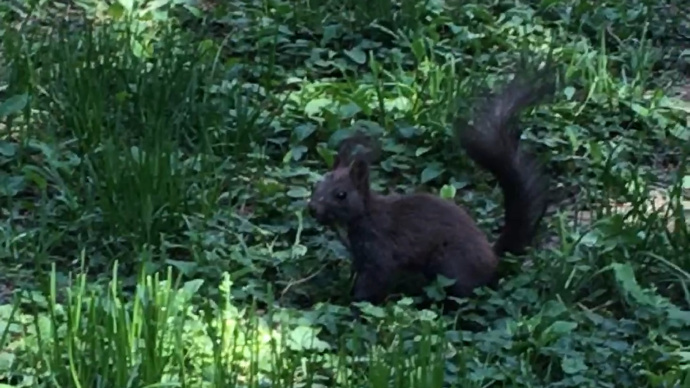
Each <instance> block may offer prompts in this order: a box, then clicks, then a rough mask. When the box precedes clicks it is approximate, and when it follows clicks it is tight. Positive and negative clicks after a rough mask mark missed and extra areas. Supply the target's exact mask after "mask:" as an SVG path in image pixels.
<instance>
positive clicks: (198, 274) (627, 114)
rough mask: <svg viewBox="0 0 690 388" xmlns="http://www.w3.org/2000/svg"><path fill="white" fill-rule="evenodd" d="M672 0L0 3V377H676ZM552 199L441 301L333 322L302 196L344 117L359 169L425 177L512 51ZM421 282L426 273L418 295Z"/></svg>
mask: <svg viewBox="0 0 690 388" xmlns="http://www.w3.org/2000/svg"><path fill="white" fill-rule="evenodd" d="M681 5H682V4H676V2H661V3H659V2H652V1H650V0H635V1H632V2H623V1H617V2H616V1H607V2H604V3H597V4H594V3H591V2H585V1H580V0H571V1H567V2H551V1H524V2H513V1H503V0H497V1H493V2H474V3H467V2H464V3H460V2H451V1H447V2H444V1H421V2H420V1H412V0H385V1H383V0H381V1H376V2H369V3H362V2H358V1H351V0H345V1H333V0H319V1H313V0H312V1H296V2H295V1H291V2H286V1H234V2H229V3H228V4H224V2H213V1H202V2H200V3H195V2H191V1H175V2H172V1H156V2H144V3H143V4H138V5H137V4H134V3H133V2H131V1H124V0H120V1H118V2H113V3H112V4H108V3H106V2H101V1H97V0H90V1H80V2H74V4H72V3H70V2H49V1H43V0H41V1H26V2H11V3H8V4H6V5H0V17H2V19H3V25H4V26H5V27H6V28H4V29H2V30H1V32H0V33H1V34H2V44H3V49H2V52H1V53H0V75H1V76H2V79H1V80H0V120H1V121H0V136H2V139H1V140H0V190H1V194H2V202H1V204H0V211H2V217H1V220H0V241H1V242H2V249H0V268H1V269H0V387H118V388H119V387H153V386H168V387H172V386H175V387H264V386H271V387H391V386H395V387H429V388H433V387H463V388H464V387H488V386H492V387H494V386H506V387H516V386H526V387H590V386H591V387H595V386H596V387H618V386H636V387H681V386H683V387H690V292H689V291H688V285H689V284H690V273H689V270H688V268H690V250H689V249H688V248H687V247H688V246H690V237H689V236H688V224H687V222H686V218H685V215H686V213H687V210H686V209H688V208H690V205H688V200H687V197H688V193H687V190H688V189H690V174H689V173H688V172H687V171H686V170H687V167H686V160H687V154H688V146H687V142H688V139H689V138H690V129H689V125H688V111H689V110H690V109H689V106H688V104H687V103H686V102H685V101H684V100H683V95H684V91H685V92H686V93H687V95H688V96H690V86H688V85H690V83H688V82H686V81H684V80H685V76H684V74H683V72H684V71H685V68H686V67H687V66H685V62H686V61H687V53H688V51H687V50H688V47H687V46H686V43H684V40H683V37H684V36H687V34H688V33H690V31H688V25H689V20H688V19H687V16H686V15H685V13H683V12H680V11H678V10H679V9H682V7H681ZM549 50H552V52H553V55H554V58H556V60H557V63H558V64H559V66H560V67H561V68H562V70H563V71H562V76H563V77H562V79H560V80H559V85H560V86H559V89H558V93H557V96H556V97H555V98H554V99H553V100H552V101H550V102H549V103H547V104H543V105H541V106H539V107H536V108H534V109H532V110H530V111H529V112H526V113H525V114H524V117H523V120H522V124H521V125H522V127H523V128H524V135H523V139H522V142H523V143H524V146H525V147H528V148H530V149H531V150H533V152H534V153H535V154H536V155H538V157H539V158H540V160H541V161H542V162H543V164H544V166H545V169H546V171H547V173H548V174H549V176H550V179H551V183H550V185H551V186H550V187H551V193H550V197H551V203H552V206H551V208H550V210H549V212H548V214H547V217H546V219H545V221H544V227H543V228H542V231H541V235H540V238H539V240H538V241H537V244H536V246H535V248H534V249H533V250H532V251H531V252H530V253H529V254H528V255H527V256H525V257H506V258H504V259H503V261H502V263H501V273H502V280H501V283H500V286H499V287H498V288H497V289H496V290H488V289H482V290H478V292H477V295H476V296H474V297H472V298H468V299H467V300H464V301H462V303H463V305H462V308H461V309H460V311H459V312H458V313H457V314H456V315H450V314H446V315H443V314H441V313H440V312H439V311H438V310H437V309H435V308H429V309H423V308H421V307H420V306H419V305H418V304H416V303H415V300H416V297H413V296H410V295H406V294H399V295H396V296H394V297H392V298H391V299H390V300H389V301H388V303H386V304H385V305H382V306H364V312H365V314H364V317H365V321H364V322H354V321H353V320H352V319H351V316H350V309H349V301H350V292H349V289H350V282H349V279H350V278H349V275H350V267H349V256H348V255H347V253H346V251H345V248H344V247H343V246H342V244H341V243H340V241H339V239H338V238H337V236H336V235H334V234H333V233H331V232H330V231H327V230H325V229H323V228H321V227H320V226H317V225H316V223H315V222H314V220H312V219H311V218H310V217H308V215H307V213H306V212H305V204H306V200H307V198H308V196H309V194H310V192H311V188H312V187H313V184H314V183H315V182H316V181H317V180H318V179H319V177H320V175H321V174H322V173H323V172H325V171H326V169H327V168H328V166H329V165H330V164H331V163H332V158H333V155H334V148H335V145H336V144H337V142H338V141H339V140H340V139H342V138H343V136H347V134H348V133H350V131H352V130H353V129H354V128H364V129H365V130H366V131H368V132H370V133H372V134H375V136H376V137H377V138H378V139H379V141H380V143H381V145H382V155H381V160H380V163H378V164H377V165H376V166H375V169H374V170H375V171H374V182H373V183H374V187H375V188H376V189H377V190H381V191H386V192H393V191H397V192H411V191H415V190H424V191H428V192H432V193H436V194H438V195H443V196H446V197H452V199H453V200H454V201H456V202H457V203H458V204H461V205H463V206H465V207H466V208H467V209H468V210H469V212H470V213H471V214H472V216H473V217H474V218H475V219H477V221H478V223H479V224H480V226H481V227H482V228H483V229H484V230H485V231H486V232H487V233H488V234H489V235H490V236H491V239H493V238H495V236H496V231H497V230H498V228H499V227H500V224H501V222H502V221H501V214H502V199H501V197H500V192H499V190H498V187H497V186H496V185H495V182H494V181H493V180H492V179H490V177H489V176H488V175H487V174H485V173H483V172H480V171H478V169H477V168H476V166H475V165H474V164H472V163H471V162H470V161H469V160H468V158H467V157H466V156H465V155H464V154H463V153H462V152H460V151H459V147H457V144H456V143H455V141H454V137H453V131H452V125H451V123H452V120H453V119H454V117H456V116H459V117H461V118H462V117H467V113H468V109H469V108H470V106H471V104H472V102H473V99H474V97H475V96H476V95H477V93H478V91H479V90H486V89H493V88H495V87H497V86H498V85H500V84H501V83H502V82H504V81H505V80H506V79H507V78H508V77H510V76H511V74H512V72H513V71H515V69H516V68H515V66H514V65H515V63H517V62H518V61H519V60H520V59H521V58H523V57H524V55H525V53H527V55H529V56H532V57H534V58H539V57H540V56H541V55H543V54H545V53H546V52H547V51H549ZM441 286H442V285H441V284H434V285H432V286H430V287H428V288H427V289H426V292H427V294H428V296H430V297H431V298H437V299H438V298H441V297H442V296H443V290H442V287H441Z"/></svg>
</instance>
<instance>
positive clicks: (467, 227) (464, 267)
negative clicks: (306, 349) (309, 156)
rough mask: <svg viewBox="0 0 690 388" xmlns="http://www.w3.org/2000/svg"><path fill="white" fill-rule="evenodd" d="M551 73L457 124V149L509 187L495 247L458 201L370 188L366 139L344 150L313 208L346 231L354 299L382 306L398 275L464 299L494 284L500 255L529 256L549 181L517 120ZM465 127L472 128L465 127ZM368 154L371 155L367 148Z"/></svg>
mask: <svg viewBox="0 0 690 388" xmlns="http://www.w3.org/2000/svg"><path fill="white" fill-rule="evenodd" d="M550 70H551V69H550V68H549V67H546V68H545V69H542V70H539V71H536V72H535V73H532V74H533V75H534V76H535V77H527V76H526V75H527V74H524V73H523V74H522V76H515V78H514V79H513V80H512V81H511V82H510V83H508V85H507V86H506V87H505V89H504V90H503V91H502V92H500V93H496V94H493V95H489V96H488V98H486V99H484V103H483V104H479V105H478V106H477V107H476V108H475V112H474V120H473V124H472V125H468V126H464V125H462V123H460V122H459V121H458V120H456V121H455V123H454V128H455V133H456V134H457V137H458V140H459V142H460V145H461V147H462V148H463V149H465V151H466V152H467V154H468V155H469V157H470V158H471V159H473V160H474V161H475V162H476V163H477V164H478V165H479V166H481V167H482V168H483V169H485V170H487V171H489V172H491V173H492V174H493V175H494V176H495V177H496V178H497V181H498V184H499V186H500V187H501V189H502V192H503V197H504V206H505V224H504V227H503V230H502V232H501V234H500V236H499V237H498V239H497V240H496V242H495V243H494V244H493V246H492V245H491V244H490V243H489V241H488V239H487V237H486V235H485V234H484V233H483V232H482V231H481V230H480V229H479V228H478V227H477V225H476V223H475V222H474V220H473V219H472V218H471V217H470V216H469V214H468V213H467V212H466V211H465V210H464V209H463V208H462V207H460V206H457V205H456V204H455V203H454V202H452V201H449V200H445V199H442V198H440V197H437V196H434V195H431V194H427V193H415V194H406V195H402V194H391V195H382V194H379V193H376V192H373V191H372V190H371V189H370V187H369V165H370V163H371V162H372V159H373V156H372V153H371V152H363V153H362V152H360V153H355V154H354V155H353V154H352V153H353V152H352V151H353V149H355V148H356V147H355V146H356V145H358V144H361V145H368V142H369V140H368V139H366V137H365V135H363V134H361V133H359V134H357V135H356V136H355V137H352V138H350V139H346V140H344V141H343V142H342V143H341V146H340V149H339V152H338V154H337V156H336V157H335V160H334V163H333V167H332V169H331V171H329V172H328V173H326V174H325V176H324V177H323V179H322V180H321V181H320V182H319V183H317V184H316V186H315V188H314V191H313V194H312V196H311V198H310V201H309V204H308V208H309V212H310V214H311V215H312V216H313V217H314V218H315V220H316V221H317V222H318V223H319V224H322V225H328V226H337V225H340V226H343V227H344V228H345V229H346V231H347V242H346V246H347V248H348V249H349V251H350V253H351V255H352V259H353V269H354V271H355V273H356V274H357V279H356V280H355V284H354V289H353V301H354V302H360V301H367V302H370V303H372V304H376V303H380V302H382V301H383V299H384V298H385V297H386V295H387V291H388V287H389V285H390V282H391V280H392V279H391V277H392V276H393V274H394V273H396V272H397V271H399V270H406V271H416V272H421V273H422V274H423V275H424V277H426V278H427V279H428V280H433V279H434V278H435V277H436V275H442V276H444V277H446V278H449V279H452V280H455V282H454V284H453V285H451V286H450V287H449V289H448V294H449V295H451V296H455V297H467V296H469V295H470V294H471V293H472V291H473V290H474V289H475V288H476V287H481V286H485V285H495V284H496V282H497V280H498V279H497V274H496V273H497V266H498V261H499V257H501V256H502V255H503V254H504V253H506V252H509V253H512V254H516V255H520V254H523V253H524V251H525V248H526V247H527V245H528V244H529V243H530V242H531V240H532V239H533V237H534V235H535V233H536V228H537V227H538V225H539V223H540V222H541V219H542V218H543V216H544V213H545V211H546V206H547V198H546V194H547V189H548V185H547V179H546V177H545V176H544V175H543V174H542V173H541V169H540V168H539V166H538V164H537V163H536V161H535V159H533V158H532V157H531V156H529V155H528V154H526V153H524V152H523V151H521V150H520V148H519V138H520V131H518V130H517V128H516V127H517V126H516V120H517V117H516V116H517V115H518V113H519V112H520V111H521V110H522V109H524V108H526V107H528V106H531V105H533V104H535V103H536V102H538V101H539V100H540V99H541V98H542V97H544V96H546V95H549V94H552V93H553V91H554V89H555V85H554V83H553V82H552V81H553V80H554V79H555V77H552V76H551V75H552V74H551V73H550ZM463 127H466V128H464V129H463ZM365 148H366V147H365Z"/></svg>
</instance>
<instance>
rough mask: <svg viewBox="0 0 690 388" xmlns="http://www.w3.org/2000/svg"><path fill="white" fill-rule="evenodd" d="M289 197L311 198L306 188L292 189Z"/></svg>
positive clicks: (288, 193) (288, 194) (289, 191)
mask: <svg viewBox="0 0 690 388" xmlns="http://www.w3.org/2000/svg"><path fill="white" fill-rule="evenodd" d="M287 196H288V197H291V198H306V197H308V196H309V190H307V189H306V188H304V187H299V186H297V187H292V188H291V189H290V190H288V192H287Z"/></svg>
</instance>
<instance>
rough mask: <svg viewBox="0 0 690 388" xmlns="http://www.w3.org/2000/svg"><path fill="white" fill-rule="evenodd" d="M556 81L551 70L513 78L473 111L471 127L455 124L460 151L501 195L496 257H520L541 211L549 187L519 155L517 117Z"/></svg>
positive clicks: (538, 171)
mask: <svg viewBox="0 0 690 388" xmlns="http://www.w3.org/2000/svg"><path fill="white" fill-rule="evenodd" d="M555 78H556V77H555V73H554V72H553V69H552V68H550V67H546V68H544V69H543V70H539V71H534V72H532V73H531V74H526V73H522V74H519V75H516V76H515V78H514V79H513V80H512V81H511V82H510V83H509V84H508V85H507V86H506V87H505V88H504V89H503V90H502V91H500V92H498V93H495V94H493V95H490V96H489V97H488V98H487V99H485V101H483V102H482V103H480V104H479V106H477V108H476V110H475V112H474V117H473V124H472V125H471V126H469V127H467V126H459V125H456V130H457V131H458V136H459V140H460V144H461V146H462V147H463V148H464V149H465V151H466V152H467V154H468V155H469V156H470V158H472V159H473V160H474V161H475V162H476V163H477V164H479V166H481V167H482V168H484V169H486V170H488V171H489V172H491V173H492V174H493V175H494V176H495V177H496V178H497V180H498V183H499V185H500V187H501V189H502V191H503V198H504V199H503V200H504V207H505V221H504V222H505V225H504V227H503V231H502V232H501V235H500V236H499V238H498V240H497V241H496V243H495V244H494V251H495V252H496V254H497V255H498V256H499V257H500V256H502V255H503V253H504V252H509V253H513V254H516V255H519V254H523V253H524V250H525V248H526V247H527V246H528V245H529V244H530V242H531V240H532V238H533V237H534V234H535V232H536V229H537V227H538V225H539V222H540V221H541V219H542V218H543V216H544V213H545V211H546V205H547V198H546V195H547V188H548V182H547V179H546V177H545V176H543V175H542V173H541V169H540V168H539V165H538V164H537V162H536V160H535V159H533V158H532V157H531V156H530V155H527V154H525V153H524V152H522V151H520V147H519V139H520V131H519V129H518V128H517V116H518V114H519V113H520V111H521V110H523V109H525V108H527V107H529V106H531V105H533V104H535V103H537V102H539V101H540V100H541V99H542V98H543V97H546V96H549V95H551V94H552V93H553V92H554V89H555ZM462 127H464V128H462Z"/></svg>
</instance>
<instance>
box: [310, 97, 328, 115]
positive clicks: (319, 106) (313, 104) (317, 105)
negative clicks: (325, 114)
mask: <svg viewBox="0 0 690 388" xmlns="http://www.w3.org/2000/svg"><path fill="white" fill-rule="evenodd" d="M332 103H333V100H331V99H330V98H315V99H313V100H311V101H309V102H308V103H307V105H305V107H304V113H305V114H306V115H307V116H315V115H318V114H319V113H321V111H322V110H324V108H326V107H327V106H329V105H331V104H332Z"/></svg>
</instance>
